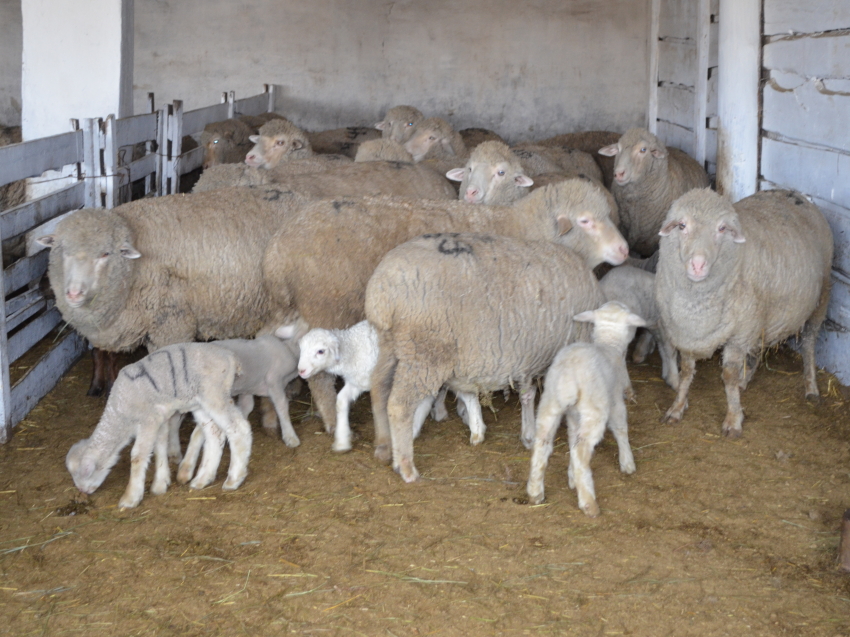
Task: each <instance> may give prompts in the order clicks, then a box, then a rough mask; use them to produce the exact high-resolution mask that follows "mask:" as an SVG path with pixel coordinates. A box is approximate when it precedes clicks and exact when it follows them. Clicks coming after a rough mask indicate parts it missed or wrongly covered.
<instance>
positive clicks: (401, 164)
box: [387, 161, 407, 170]
mask: <svg viewBox="0 0 850 637" xmlns="http://www.w3.org/2000/svg"><path fill="white" fill-rule="evenodd" d="M387 163H388V164H389V165H390V166H392V167H393V168H395V169H396V170H401V169H402V168H404V167H405V166H407V164H405V163H404V162H403V161H388V162H387Z"/></svg>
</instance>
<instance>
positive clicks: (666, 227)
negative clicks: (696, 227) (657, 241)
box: [658, 219, 681, 237]
mask: <svg viewBox="0 0 850 637" xmlns="http://www.w3.org/2000/svg"><path fill="white" fill-rule="evenodd" d="M679 223H681V222H680V221H679V220H678V219H674V220H673V221H669V222H668V223H666V224H665V225H664V227H663V228H661V230H659V232H658V234H660V235H661V236H662V237H666V236H668V235H669V234H670V233H671V232H673V229H674V228H675V227H676V226H678V225H679Z"/></svg>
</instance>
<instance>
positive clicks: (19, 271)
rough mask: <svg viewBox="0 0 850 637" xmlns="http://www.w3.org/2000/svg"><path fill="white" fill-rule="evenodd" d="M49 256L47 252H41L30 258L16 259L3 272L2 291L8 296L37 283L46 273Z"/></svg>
mask: <svg viewBox="0 0 850 637" xmlns="http://www.w3.org/2000/svg"><path fill="white" fill-rule="evenodd" d="M49 256H50V251H49V250H46V249H45V250H42V251H41V252H37V253H36V254H34V255H32V256H30V257H23V258H22V259H18V260H17V261H15V262H14V263H13V264H12V265H10V266H9V267H8V268H6V270H5V271H4V277H3V278H4V281H3V284H4V290H5V293H6V296H9V295H10V294H11V293H12V292H14V291H15V290H20V289H21V288H22V287H24V286H25V285H28V284H30V283H31V282H33V281H37V280H38V279H39V278H41V276H42V275H43V274H44V273H45V272H47V261H48V257H49Z"/></svg>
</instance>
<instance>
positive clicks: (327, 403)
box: [307, 372, 336, 434]
mask: <svg viewBox="0 0 850 637" xmlns="http://www.w3.org/2000/svg"><path fill="white" fill-rule="evenodd" d="M335 382H336V378H335V377H334V376H331V375H330V374H327V373H325V372H319V373H318V374H314V375H313V376H310V378H309V379H308V380H307V385H308V386H309V387H310V394H311V395H312V396H313V404H314V405H316V409H318V410H319V415H320V416H321V417H322V421H323V422H324V423H325V433H329V434H332V433H333V432H334V427H335V426H336V387H334V384H335Z"/></svg>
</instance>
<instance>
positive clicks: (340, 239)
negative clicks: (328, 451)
mask: <svg viewBox="0 0 850 637" xmlns="http://www.w3.org/2000/svg"><path fill="white" fill-rule="evenodd" d="M427 232H492V233H498V234H503V235H508V236H514V237H520V238H524V239H529V240H542V241H554V242H558V243H562V244H563V245H566V246H567V247H570V248H572V249H573V250H575V251H576V252H578V253H579V254H581V255H582V257H583V258H585V259H586V260H588V261H589V260H594V261H595V263H599V262H601V261H603V260H604V261H609V262H610V263H612V264H618V263H621V262H622V260H623V259H624V258H625V256H626V254H627V252H628V248H627V246H626V243H625V241H624V240H623V238H622V236H620V233H619V232H617V230H616V228H615V227H614V225H613V224H612V223H611V218H610V213H609V207H608V203H607V200H606V199H605V198H604V196H603V195H602V194H601V193H600V192H599V191H597V190H596V189H595V188H594V187H592V185H590V184H589V183H588V182H586V181H584V180H578V179H575V180H571V181H566V182H563V183H560V184H557V185H554V186H550V187H548V188H543V189H541V190H539V191H536V192H535V193H533V194H531V195H529V196H528V197H525V198H523V199H521V200H519V201H517V202H516V203H515V204H514V205H513V206H499V207H496V206H492V207H491V206H470V205H469V204H465V203H463V202H460V201H456V200H455V201H427V200H404V199H394V198H391V197H365V198H362V199H350V198H345V197H339V198H336V199H332V200H324V201H316V202H312V203H308V204H305V205H304V206H303V207H301V208H300V209H299V210H298V212H297V213H295V214H292V215H289V217H288V218H287V222H286V229H285V230H283V229H281V230H280V231H278V233H277V235H276V236H275V237H274V239H272V242H271V243H270V244H269V246H268V248H267V250H266V255H265V258H264V260H263V273H264V277H265V281H266V286H267V288H268V289H269V291H270V293H271V294H272V295H273V296H274V298H275V302H276V304H277V305H278V306H279V307H280V308H285V309H286V310H288V314H287V316H286V320H284V321H283V322H282V324H283V325H290V324H292V323H295V322H296V321H297V320H298V319H299V318H300V319H301V320H302V321H303V322H304V323H306V325H307V327H309V328H315V327H321V328H325V329H344V328H346V327H350V326H351V325H354V324H355V323H357V322H359V321H362V320H363V319H364V318H366V317H365V312H364V307H365V302H364V296H365V292H366V284H367V282H368V281H369V277H370V276H371V275H372V272H373V271H374V269H375V267H376V266H377V265H378V263H379V262H380V260H381V258H382V257H383V256H384V255H385V254H386V253H387V252H389V251H390V250H391V249H392V248H394V247H395V246H397V245H399V244H401V243H404V242H405V241H409V240H410V239H412V238H414V237H416V236H419V235H421V234H424V233H427ZM327 255H333V258H328V257H327ZM305 331H306V330H305ZM310 388H311V390H312V392H313V398H314V400H315V402H316V405H317V407H318V409H319V412H320V414H321V415H322V419H323V420H324V422H325V427H326V429H327V430H328V431H331V430H332V427H333V425H334V423H335V422H336V415H335V407H334V405H335V402H336V391H335V390H334V385H333V379H332V377H330V376H328V375H326V374H324V375H316V376H314V377H312V378H311V379H310ZM387 442H388V440H383V441H381V442H380V443H379V444H385V443H387ZM386 451H387V449H385V452H386ZM386 458H387V459H388V454H387V455H386Z"/></svg>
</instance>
